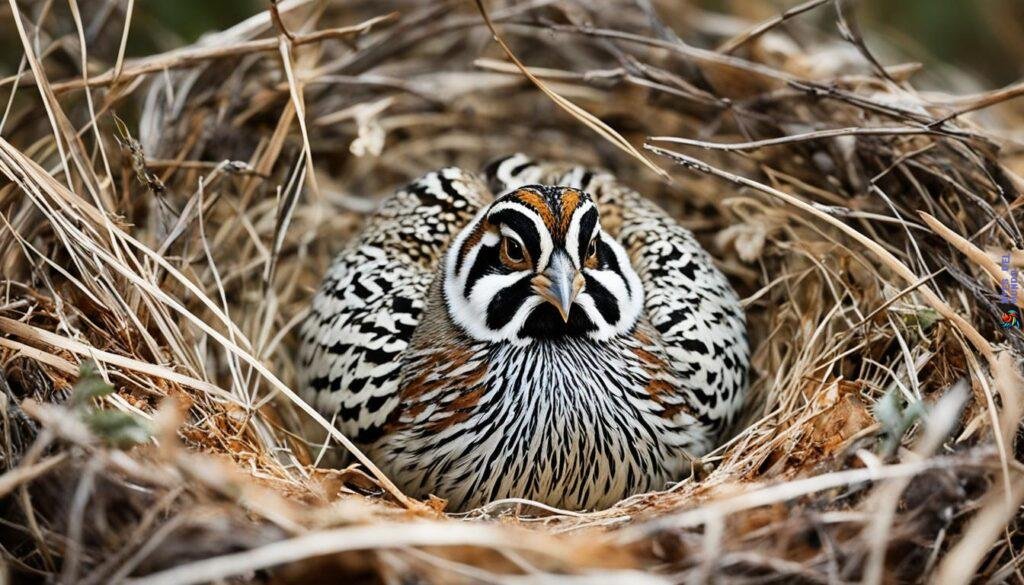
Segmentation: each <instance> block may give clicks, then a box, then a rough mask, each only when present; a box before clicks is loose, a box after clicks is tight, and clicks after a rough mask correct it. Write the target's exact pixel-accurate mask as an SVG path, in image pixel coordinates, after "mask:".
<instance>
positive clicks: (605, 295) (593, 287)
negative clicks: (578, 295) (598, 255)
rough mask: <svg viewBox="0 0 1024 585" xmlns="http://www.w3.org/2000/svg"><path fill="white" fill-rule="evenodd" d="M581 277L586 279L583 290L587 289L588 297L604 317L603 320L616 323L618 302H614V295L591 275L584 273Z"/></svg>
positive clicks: (617, 319)
mask: <svg viewBox="0 0 1024 585" xmlns="http://www.w3.org/2000/svg"><path fill="white" fill-rule="evenodd" d="M583 278H584V279H586V281H587V284H586V286H585V287H584V288H583V290H585V291H587V294H589V295H590V298H592V299H594V306H595V307H597V312H598V313H601V317H603V318H604V320H605V322H607V323H610V324H614V323H617V322H618V321H619V304H618V302H616V300H615V296H614V295H612V293H611V292H609V291H608V289H606V288H605V287H604V285H602V284H601V283H600V282H598V281H597V279H596V278H594V277H593V276H590V275H589V274H584V275H583Z"/></svg>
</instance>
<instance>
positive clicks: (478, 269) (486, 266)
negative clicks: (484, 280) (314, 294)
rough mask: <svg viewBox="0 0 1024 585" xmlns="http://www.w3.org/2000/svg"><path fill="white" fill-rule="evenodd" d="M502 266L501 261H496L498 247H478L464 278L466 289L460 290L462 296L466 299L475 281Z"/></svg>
mask: <svg viewBox="0 0 1024 585" xmlns="http://www.w3.org/2000/svg"><path fill="white" fill-rule="evenodd" d="M502 266H503V265H502V263H501V261H500V260H498V246H496V245H495V246H486V245H485V246H480V251H479V252H477V255H476V260H475V261H474V262H473V266H472V267H470V269H469V275H468V276H466V287H465V288H464V289H463V290H462V296H464V297H466V298H467V299H468V298H469V293H471V292H473V285H475V284H476V281H478V280H480V278H481V277H483V276H484V275H485V274H487V273H489V272H493V271H495V270H496V269H498V268H501V267H502Z"/></svg>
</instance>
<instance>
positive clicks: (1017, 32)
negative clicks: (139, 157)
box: [133, 0, 1024, 85]
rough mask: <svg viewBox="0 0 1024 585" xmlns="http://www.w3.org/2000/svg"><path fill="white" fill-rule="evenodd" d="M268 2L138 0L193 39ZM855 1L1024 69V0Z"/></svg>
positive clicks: (919, 50) (906, 36) (897, 27)
mask: <svg viewBox="0 0 1024 585" xmlns="http://www.w3.org/2000/svg"><path fill="white" fill-rule="evenodd" d="M798 3H799V1H798V0H732V1H730V0H719V1H715V0H706V1H697V2H693V4H697V5H700V6H703V7H705V8H708V9H714V10H720V11H723V12H726V13H734V14H744V15H749V16H756V15H755V14H754V13H757V12H762V13H764V14H766V15H768V16H770V15H771V14H773V13H777V12H780V11H782V10H785V9H786V8H788V7H791V6H794V5H796V4H798ZM266 5H267V1H266V0H148V1H145V2H138V3H136V9H137V10H140V12H141V13H143V14H145V17H146V18H152V19H154V20H156V21H158V22H160V23H162V24H163V25H164V26H165V27H166V28H167V29H168V31H169V32H171V33H172V34H173V35H175V36H178V37H180V38H181V39H183V40H185V41H191V40H194V39H196V38H198V37H199V35H201V34H202V33H203V32H205V31H208V30H217V29H222V28H225V27H228V26H231V25H232V24H234V23H236V22H238V21H239V20H241V19H242V18H245V17H246V16H249V15H251V14H254V13H255V12H257V11H259V10H261V9H263V8H264V7H266ZM848 5H849V6H850V7H851V9H854V10H855V11H856V13H857V14H858V16H859V18H860V19H861V20H862V22H863V25H864V29H865V30H864V33H865V35H866V36H867V38H868V40H869V41H870V40H872V39H874V40H883V39H884V41H886V42H889V43H892V44H893V45H895V46H896V47H898V49H899V50H901V51H903V52H905V53H906V54H907V55H908V56H910V57H912V58H915V59H919V60H922V61H925V62H928V63H931V64H937V63H946V64H949V65H952V66H954V67H956V68H958V69H963V70H964V71H966V72H970V73H973V74H975V75H976V76H977V77H978V78H979V80H980V81H982V82H983V83H985V84H986V85H1003V84H1006V83H1009V82H1012V81H1015V80H1017V79H1019V78H1020V77H1022V76H1024V0H863V1H861V2H850V3H849V4H848ZM816 12H817V13H818V15H819V16H820V18H818V22H820V24H821V25H822V26H823V27H828V26H831V25H832V14H833V9H832V7H831V6H822V7H821V8H818V9H816ZM808 16H809V15H808ZM806 17H807V16H801V17H798V18H806ZM812 18H813V17H812ZM833 30H834V29H833ZM136 40H137V41H138V42H137V43H136V44H135V46H134V47H133V50H138V51H139V52H140V54H142V53H145V52H146V50H147V49H153V48H155V47H147V46H145V45H146V44H147V43H145V42H143V41H144V40H142V39H136Z"/></svg>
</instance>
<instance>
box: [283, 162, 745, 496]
mask: <svg viewBox="0 0 1024 585" xmlns="http://www.w3.org/2000/svg"><path fill="white" fill-rule="evenodd" d="M487 175H488V183H489V186H490V189H493V191H494V192H496V193H498V194H499V197H497V198H495V197H494V196H492V195H491V192H490V190H489V189H488V186H486V185H484V184H483V183H482V182H481V181H480V180H478V179H477V178H475V176H473V175H472V174H469V173H466V172H463V171H461V170H459V169H455V168H446V169H442V170H440V171H437V172H435V173H430V174H428V175H426V176H425V177H423V178H422V179H420V180H418V181H416V182H414V183H412V184H411V185H409V186H408V187H406V188H405V189H403V190H400V191H399V192H398V193H396V194H395V195H394V196H393V197H392V198H390V199H389V200H387V201H386V202H385V204H384V206H383V207H382V209H381V210H380V212H379V213H378V214H377V215H375V216H374V217H373V218H371V219H370V220H369V221H368V223H367V227H366V229H365V231H364V232H363V234H362V235H361V236H359V237H358V238H356V241H355V242H353V243H352V245H350V247H349V248H348V249H347V250H345V251H343V252H342V253H341V254H340V255H339V256H338V258H337V259H336V261H335V262H334V264H333V265H332V267H331V269H330V271H329V272H328V275H327V277H326V278H325V281H324V284H323V286H322V288H321V290H320V292H319V293H318V294H317V296H316V298H315V299H314V301H313V310H312V314H311V315H310V317H309V319H308V320H307V321H306V322H305V323H304V325H303V327H302V331H301V336H302V351H301V355H300V362H301V363H300V369H301V371H302V373H303V388H304V392H305V395H306V397H307V399H309V400H310V401H311V402H312V403H314V404H315V405H316V407H317V408H318V409H320V410H321V411H322V412H324V413H325V415H328V416H334V417H336V420H337V424H338V426H339V428H340V429H341V430H342V431H343V432H345V433H346V434H347V435H348V436H350V437H352V438H353V439H354V440H356V441H357V442H358V443H359V444H361V445H362V446H363V447H364V448H365V449H366V451H367V453H368V455H369V456H370V457H371V458H372V459H374V461H375V462H376V463H377V464H378V465H379V466H380V467H381V468H382V469H383V470H384V471H385V473H388V474H389V476H390V477H391V478H392V480H394V481H395V482H396V483H397V484H398V485H399V486H400V487H401V488H402V489H404V490H405V491H406V492H407V493H410V494H411V495H415V496H425V495H427V494H436V495H438V496H441V497H444V498H447V499H448V500H449V501H450V503H451V507H452V508H455V509H465V508H468V507H473V506H478V505H480V504H483V503H486V502H487V501H490V500H494V499H499V498H505V497H525V498H531V499H535V500H538V501H542V502H545V503H548V504H551V505H555V506H560V507H569V508H577V509H580V508H594V507H603V506H608V505H611V504H613V503H614V502H615V501H617V500H619V499H621V498H623V497H625V496H628V495H631V494H634V493H638V492H642V491H649V490H656V489H662V488H664V487H665V486H666V485H667V484H669V483H670V482H673V481H676V480H679V479H681V478H682V477H684V476H685V475H686V473H687V470H688V468H689V462H690V458H691V457H693V456H699V455H701V454H703V453H705V452H707V451H708V450H709V449H710V448H712V447H713V445H714V441H715V440H716V438H717V437H718V435H719V434H720V432H721V430H722V429H723V427H724V426H726V425H727V424H728V423H729V422H731V420H732V419H733V417H734V415H735V413H736V412H737V411H738V409H739V407H740V406H741V404H742V401H743V396H744V392H745V390H746V384H747V381H746V377H747V365H748V360H749V354H748V347H747V339H746V331H745V325H744V317H743V313H742V311H741V310H740V307H739V303H738V301H737V299H736V295H735V293H734V292H733V291H732V289H731V287H730V286H729V284H728V282H727V281H726V279H725V278H724V276H723V275H722V274H721V273H720V272H719V271H718V270H717V269H716V268H715V267H714V265H713V263H712V261H711V258H710V257H709V255H708V254H707V253H706V252H705V251H704V250H703V249H702V248H701V247H700V245H699V244H698V243H697V242H696V240H695V239H694V238H693V236H692V234H690V232H689V231H687V230H685V229H684V228H682V227H681V226H679V225H678V224H677V223H676V222H675V221H673V220H672V219H671V218H670V217H668V216H667V215H666V214H665V213H664V212H663V211H662V210H660V209H659V208H658V207H657V206H655V205H654V204H653V203H651V202H649V201H648V200H646V199H644V198H643V197H642V196H640V195H639V194H638V193H636V192H635V191H632V190H630V189H628V188H625V187H624V186H622V185H621V184H619V183H618V182H617V181H616V180H615V179H614V177H612V176H611V175H609V174H607V173H604V172H597V171H593V170H589V169H585V168H582V167H576V166H571V165H557V164H537V163H535V162H534V161H532V160H530V159H528V158H527V157H525V156H523V155H513V156H511V157H507V158H505V159H502V160H500V161H497V162H495V163H493V164H492V165H490V166H489V168H488V169H487ZM591 202H593V203H591ZM595 205H596V213H595V211H591V209H592V208H593V207H594V206H595ZM598 214H599V216H600V222H599V225H593V217H594V216H595V215H598ZM591 226H593V227H591ZM588 242H589V246H588ZM559 275H562V276H563V277H564V278H562V279H561V280H560V276H559ZM563 281H564V282H563ZM560 282H561V283H562V284H559V283H560ZM556 309H557V310H556Z"/></svg>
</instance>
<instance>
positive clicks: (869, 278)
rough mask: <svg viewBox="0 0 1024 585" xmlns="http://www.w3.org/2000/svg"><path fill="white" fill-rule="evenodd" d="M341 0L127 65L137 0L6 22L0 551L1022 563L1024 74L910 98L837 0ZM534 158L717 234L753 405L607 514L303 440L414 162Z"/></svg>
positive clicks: (171, 577) (909, 71) (38, 571)
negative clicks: (11, 57)
mask: <svg viewBox="0 0 1024 585" xmlns="http://www.w3.org/2000/svg"><path fill="white" fill-rule="evenodd" d="M343 4H344V6H342V3H318V2H312V1H310V0H290V1H281V2H279V3H274V2H271V6H270V7H269V8H268V9H267V10H265V11H263V12H261V13H259V14H257V15H255V16H253V17H252V18H250V19H248V20H246V21H244V22H242V23H239V24H238V25H236V26H234V27H232V28H230V29H228V30H225V31H224V32H219V33H215V34H209V35H207V36H204V37H203V38H201V39H200V40H199V41H198V42H196V43H195V44H193V45H190V46H186V47H182V48H178V49H174V50H170V51H167V52H163V53H156V54H153V55H152V56H147V57H142V58H131V59H126V58H123V55H124V51H123V47H124V36H123V33H124V30H125V28H126V25H125V23H126V22H127V21H129V20H131V19H132V16H131V15H130V13H129V14H127V15H126V14H125V13H123V12H120V11H121V10H122V9H123V6H122V3H111V2H99V1H98V0H97V1H91V0H88V1H87V0H78V1H77V2H75V1H72V2H70V3H67V4H66V5H65V4H64V3H60V2H57V3H23V5H22V6H21V7H19V4H18V3H17V2H12V3H11V4H10V5H9V6H8V7H7V8H6V9H5V10H6V12H5V14H4V15H3V16H4V18H3V25H2V26H4V31H5V32H4V36H5V37H6V38H8V39H18V40H19V41H20V44H21V48H22V50H23V51H24V59H23V60H22V61H21V64H20V67H19V68H18V69H17V70H16V72H15V74H14V75H12V76H10V77H7V78H5V79H3V80H2V87H3V92H2V95H3V96H4V102H5V104H6V109H5V113H4V115H3V118H2V121H0V128H2V132H0V176H2V177H3V179H2V182H0V218H2V224H0V266H2V272H0V278H2V284H3V292H4V296H3V298H2V300H0V332H2V337H0V360H2V363H3V376H2V377H0V390H2V392H0V416H2V417H3V441H2V449H0V450H2V454H0V455H2V463H3V468H4V470H5V473H4V474H3V475H2V476H0V498H2V499H0V545H2V550H3V558H4V563H5V564H4V565H3V566H2V570H3V571H6V572H7V574H8V576H13V577H15V578H18V579H24V580H25V581H38V582H42V581H53V580H61V581H62V582H69V583H70V582H83V583H111V582H118V581H122V580H125V579H136V580H137V582H140V583H195V582H206V581H215V580H227V581H230V582H242V581H254V582H273V583H285V582H302V583H306V582H316V581H318V580H319V581H330V582H334V581H336V580H344V581H346V582H349V581H350V582H368V583H376V582H380V583H398V582H445V583H451V582H478V581H480V582H496V581H502V582H511V581H515V582H518V581H533V580H543V579H545V578H549V577H552V576H561V577H563V578H567V579H568V578H575V579H580V580H585V581H587V582H609V583H613V582H614V583H620V582H637V583H647V582H649V583H663V582H689V581H698V582H699V581H702V580H709V579H714V580H716V581H718V582H776V581H785V582H791V581H792V582H846V581H854V580H858V581H860V580H863V581H866V582H871V583H879V582H882V581H886V582H900V581H918V580H926V579H934V580H936V581H938V582H945V583H954V582H965V581H969V580H971V579H975V578H976V579H978V580H979V581H986V580H987V581H989V582H997V581H1001V580H1004V579H1009V578H1010V577H1011V576H1013V575H1016V576H1017V577H1018V578H1020V576H1019V575H1020V573H1019V570H1018V565H1019V563H1020V561H1021V558H1022V556H1021V554H1020V544H1021V534H1020V533H1019V532H1018V522H1019V518H1020V516H1019V512H1018V510H1019V505H1020V503H1021V501H1022V499H1024V482H1022V481H1021V479H1022V473H1024V467H1022V465H1021V462H1020V461H1021V451H1020V447H1021V445H1019V444H1018V442H1017V434H1018V423H1019V420H1020V417H1021V414H1022V408H1024V401H1022V400H1021V396H1020V394H1021V391H1022V389H1024V382H1022V379H1021V374H1020V371H1019V369H1020V363H1021V362H1022V355H1024V337H1022V335H1021V331H1020V329H1018V328H1016V327H1013V323H1012V322H1011V321H1006V319H1007V318H1012V316H1013V313H1012V309H1013V308H1014V306H1015V305H1024V302H1022V300H1021V299H1022V298H1024V293H1021V292H1020V290H1019V289H1016V288H1014V286H1015V284H1014V283H1015V282H1016V281H1015V275H1016V270H1017V269H1019V268H1022V267H1024V251H1022V247H1024V246H1022V235H1021V229H1020V227H1019V223H1020V221H1021V219H1022V218H1024V212H1022V210H1021V206H1022V203H1024V198H1022V197H1021V195H1020V190H1021V189H1022V188H1024V180H1022V179H1021V177H1020V175H1019V173H1021V172H1022V171H1024V159H1022V158H1021V156H1020V143H1019V142H1015V141H1014V137H1013V136H1012V135H1011V134H1009V133H1008V132H1006V130H1005V129H1006V128H1012V127H1013V126H1014V124H1015V123H1016V124H1019V123H1020V120H1021V111H1020V110H1019V109H1017V110H1015V109H1014V107H1013V103H1012V102H1011V101H1010V100H1011V98H1014V97H1016V96H1018V95H1020V94H1021V93H1024V87H1022V86H1020V85H1016V86H1010V87H1007V88H1005V89H1002V90H998V91H995V92H989V93H973V94H971V93H965V94H963V95H958V96H950V95H946V94H940V93H927V92H921V91H917V90H915V84H916V83H917V82H918V80H923V83H927V82H928V75H929V71H928V70H927V69H925V70H924V71H922V70H921V69H922V68H921V66H919V65H917V64H897V65H891V66H883V65H882V63H883V62H894V63H899V62H898V61H896V58H894V57H892V56H888V57H886V58H884V59H883V58H882V57H879V56H876V55H875V54H874V53H873V52H872V48H870V47H869V46H868V44H866V43H865V42H864V41H863V40H862V37H861V35H860V33H859V29H858V27H857V22H856V19H855V15H854V14H853V13H852V12H850V11H849V9H848V8H847V7H846V6H845V5H844V4H843V3H836V4H832V3H826V2H825V1H824V0H812V1H811V2H806V3H804V4H802V5H800V6H798V7H797V8H795V9H793V10H790V11H788V12H786V13H782V14H773V13H772V12H771V11H766V12H764V11H760V12H759V11H758V10H756V9H755V8H756V5H754V6H753V7H751V6H749V3H748V8H749V9H750V13H748V14H744V15H739V16H725V15H722V14H714V13H709V12H704V11H701V10H699V9H697V8H693V7H687V8H685V9H683V8H680V7H678V6H676V5H675V4H674V3H670V2H663V3H659V2H656V3H653V4H652V3H650V2H647V1H636V2H632V1H627V0H621V1H616V2H607V3H600V4H597V3H594V4H593V5H591V4H590V3H583V2H545V1H540V2H515V3H493V2H488V3H486V14H487V15H488V16H489V19H490V24H491V25H492V26H493V33H494V34H496V35H497V38H498V39H500V40H501V42H502V43H504V48H503V46H502V45H501V44H499V43H496V42H495V36H494V34H492V29H490V28H489V26H488V21H487V20H485V18H484V17H483V16H484V13H483V12H482V11H483V9H484V7H483V6H474V5H472V4H468V3H458V2H432V3H421V2H415V1H413V0H405V1H400V0H396V1H394V2H377V1H372V2H371V1H369V0H362V1H358V0H357V1H353V2H345V3H343ZM128 6H131V3H128ZM137 8H138V7H137ZM150 32H152V36H153V38H156V39H158V40H159V39H161V38H162V37H160V29H159V23H155V22H152V21H151V20H150V21H147V20H146V19H144V18H143V19H138V17H137V20H136V21H133V22H131V27H130V34H131V35H132V36H133V37H139V36H146V35H147V34H149V33H150ZM510 54H511V55H514V56H515V58H517V59H518V63H517V62H516V60H515V59H512V58H511V56H510ZM524 65H525V66H526V67H528V70H527V72H528V73H529V74H528V75H527V74H526V73H527V72H524V71H523V70H522V66H524ZM8 96H11V97H10V99H9V100H8ZM515 151H524V152H527V153H528V154H530V155H532V156H534V157H536V158H540V159H549V160H569V161H574V162H579V163H584V164H589V165H595V166H600V167H605V168H608V169H610V170H611V171H613V172H614V173H616V174H617V176H618V177H619V178H620V179H621V180H622V181H623V182H625V183H626V184H629V185H631V186H633V187H635V188H637V189H638V190H640V191H641V192H643V193H645V194H646V195H648V196H649V197H651V198H652V199H654V200H656V201H658V202H659V203H660V204H661V205H663V206H664V207H665V208H666V209H667V210H668V211H670V212H671V213H672V214H673V215H675V216H676V217H678V218H679V220H680V221H681V222H682V223H683V224H684V225H686V226H687V227H689V228H690V229H692V230H693V231H694V232H695V233H696V234H697V235H698V237H699V238H700V239H701V240H702V241H703V243H704V244H705V245H706V247H707V248H708V249H709V250H710V251H711V252H712V253H713V255H714V256H715V257H716V259H717V261H718V262H719V263H720V267H721V268H722V270H723V271H724V272H725V273H726V274H727V275H728V276H729V277H730V279H731V280H732V281H733V283H734V285H735V286H736V288H737V290H738V291H739V292H740V294H741V296H742V297H743V298H744V301H743V304H744V307H745V310H746V312H747V317H748V324H749V330H750V336H751V341H752V346H753V348H754V357H753V366H752V377H753V380H754V381H753V385H752V389H751V398H750V400H749V403H748V405H747V409H746V415H745V417H744V420H743V424H742V425H739V426H738V427H737V428H736V429H735V430H734V431H733V433H732V435H731V438H729V440H728V441H727V442H726V443H725V444H723V445H722V446H721V447H720V448H719V449H717V450H716V451H714V452H713V453H711V454H709V455H707V456H705V457H703V458H701V459H700V460H699V461H698V462H697V464H696V465H695V467H694V473H693V476H692V477H687V478H679V479H680V481H679V483H676V484H674V485H672V486H667V489H666V491H663V492H659V493H649V494H642V495H637V496H634V497H632V498H629V499H627V500H625V501H623V502H621V503H619V504H618V505H616V506H615V507H613V508H611V509H609V510H603V511H595V512H588V513H577V512H570V511H564V510H555V509H550V508H546V507H543V506H540V505H537V504H534V503H531V502H528V501H518V500H516V501H502V502H495V503H493V504H491V505H488V506H486V507H484V508H482V509H478V510H475V511H473V512H470V513H468V514H465V515H459V516H456V515H451V514H446V513H445V512H444V502H443V501H440V500H430V501H426V502H420V501H414V500H411V499H409V498H406V497H405V496H403V495H402V494H400V493H398V492H397V490H395V489H394V488H393V487H392V486H391V485H390V484H389V482H388V481H387V479H386V478H383V477H376V476H375V475H374V474H373V473H371V472H369V471H367V468H366V467H364V466H361V465H358V464H353V465H351V466H349V467H345V468H343V469H324V468H321V467H318V466H317V463H318V460H320V459H323V458H327V457H329V456H334V455H339V454H344V453H346V452H347V451H348V450H350V448H351V445H349V444H347V443H346V440H345V439H344V437H340V436H333V437H332V439H331V440H330V441H328V442H327V444H326V445H324V444H321V443H318V441H316V440H314V439H312V438H311V437H312V436H314V435H315V433H311V432H310V431H309V428H310V427H313V428H317V427H322V426H323V424H325V423H326V424H327V426H329V422H328V421H324V420H322V419H320V420H319V421H317V420H316V419H315V417H314V416H313V414H312V411H311V410H310V408H309V407H308V405H305V404H304V403H302V401H301V400H300V399H299V398H298V397H297V396H296V395H295V394H294V392H293V390H292V384H293V381H294V380H295V366H294V362H293V356H294V355H295V346H296V339H295V330H296V326H297V324H298V323H299V322H300V321H301V319H302V318H303V316H304V314H305V311H306V310H307V305H308V302H309V300H310V298H311V295H312V292H313V290H314V289H315V287H316V286H317V284H318V282H319V279H320V276H321V275H322V274H323V272H324V270H325V268H326V266H327V264H328V262H329V260H330V259H331V257H332V255H333V254H334V253H335V252H337V251H338V249H339V248H340V247H341V246H342V245H343V244H344V242H345V241H346V239H347V238H349V237H350V236H351V235H352V234H353V232H354V231H355V230H357V229H358V228H359V225H360V222H361V220H362V218H363V217H364V216H365V214H366V213H367V212H369V211H370V210H372V209H373V208H374V206H375V205H376V203H377V202H378V201H379V200H380V198H381V197H383V196H385V195H386V194H387V193H389V192H391V191H392V190H393V189H394V188H396V187H397V186H399V185H401V184H403V183H404V182H406V181H409V180H411V179H412V178H415V177H416V176H418V175H420V174H422V173H423V172H426V171H429V170H432V169H435V168H438V167H440V166H443V165H448V164H455V165H459V166H463V167H464V168H468V169H479V168H480V167H481V166H482V165H483V164H484V163H485V162H486V161H488V160H490V159H492V158H493V157H496V156H500V155H502V154H507V153H510V152H515ZM1017 314H1018V315H1019V311H1018V313H1017Z"/></svg>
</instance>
